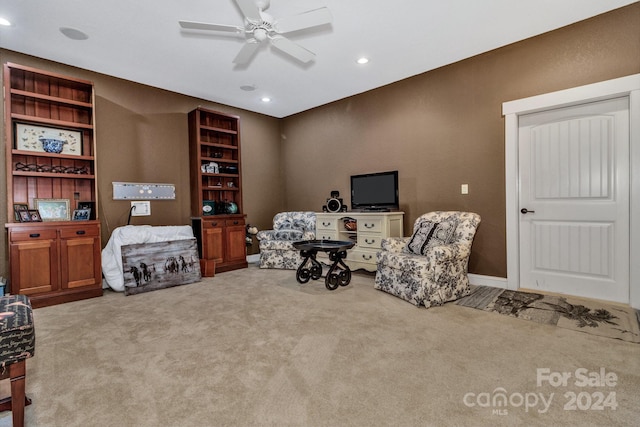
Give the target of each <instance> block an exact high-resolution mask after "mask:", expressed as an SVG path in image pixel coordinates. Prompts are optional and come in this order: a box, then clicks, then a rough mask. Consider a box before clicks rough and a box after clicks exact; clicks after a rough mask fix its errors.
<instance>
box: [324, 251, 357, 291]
mask: <svg viewBox="0 0 640 427" xmlns="http://www.w3.org/2000/svg"><path fill="white" fill-rule="evenodd" d="M346 257H347V251H332V252H329V259H330V260H331V261H333V264H332V265H331V268H329V271H328V272H327V277H325V279H324V285H325V286H326V287H327V289H329V290H330V291H333V290H335V289H337V288H338V286H347V285H348V284H349V282H351V269H350V268H349V266H348V265H346V264H345V263H344V262H343V261H342V260H343V259H345V258H346Z"/></svg>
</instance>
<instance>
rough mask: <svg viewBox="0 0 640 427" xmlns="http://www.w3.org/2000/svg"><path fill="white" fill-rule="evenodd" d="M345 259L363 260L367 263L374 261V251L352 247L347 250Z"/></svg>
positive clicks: (373, 262)
mask: <svg viewBox="0 0 640 427" xmlns="http://www.w3.org/2000/svg"><path fill="white" fill-rule="evenodd" d="M347 261H354V262H363V263H367V264H374V265H375V263H376V251H371V250H366V249H360V248H353V249H352V250H350V251H347Z"/></svg>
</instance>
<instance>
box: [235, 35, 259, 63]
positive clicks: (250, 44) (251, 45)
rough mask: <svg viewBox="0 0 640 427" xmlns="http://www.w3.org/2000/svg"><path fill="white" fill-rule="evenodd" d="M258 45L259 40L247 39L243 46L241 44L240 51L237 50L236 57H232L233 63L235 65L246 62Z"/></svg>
mask: <svg viewBox="0 0 640 427" xmlns="http://www.w3.org/2000/svg"><path fill="white" fill-rule="evenodd" d="M259 47H260V42H259V41H258V40H256V39H248V40H247V42H246V43H245V44H244V46H242V49H240V52H238V54H237V55H236V57H235V58H234V59H233V63H234V64H237V65H244V64H246V63H247V62H249V61H250V60H251V58H252V57H253V55H254V54H255V53H256V51H257V50H258V48H259Z"/></svg>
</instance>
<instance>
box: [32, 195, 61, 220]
mask: <svg viewBox="0 0 640 427" xmlns="http://www.w3.org/2000/svg"><path fill="white" fill-rule="evenodd" d="M34 203H35V205H36V209H37V210H38V212H40V216H41V217H42V221H69V218H70V215H69V199H34Z"/></svg>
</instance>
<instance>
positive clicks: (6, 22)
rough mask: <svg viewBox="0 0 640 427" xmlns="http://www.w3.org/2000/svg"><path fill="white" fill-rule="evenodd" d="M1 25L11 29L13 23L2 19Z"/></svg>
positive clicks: (0, 20)
mask: <svg viewBox="0 0 640 427" xmlns="http://www.w3.org/2000/svg"><path fill="white" fill-rule="evenodd" d="M0 25H2V26H3V27H10V26H11V22H10V21H9V20H8V19H5V18H0Z"/></svg>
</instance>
